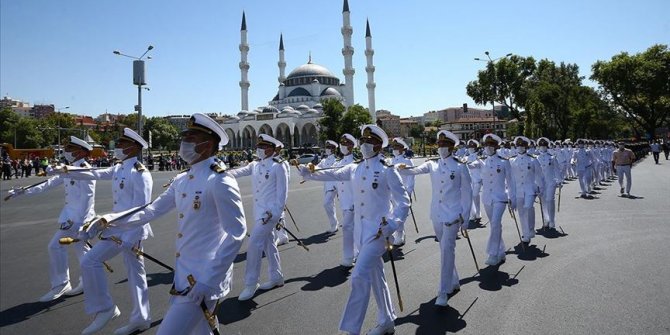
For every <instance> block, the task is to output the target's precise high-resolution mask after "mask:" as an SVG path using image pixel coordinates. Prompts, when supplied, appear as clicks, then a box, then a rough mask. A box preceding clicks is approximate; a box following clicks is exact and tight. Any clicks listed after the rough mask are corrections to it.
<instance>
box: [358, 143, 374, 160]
mask: <svg viewBox="0 0 670 335" xmlns="http://www.w3.org/2000/svg"><path fill="white" fill-rule="evenodd" d="M361 154H363V158H365V159H367V158H370V157H372V156H374V155H375V146H374V145H373V144H371V143H363V144H361Z"/></svg>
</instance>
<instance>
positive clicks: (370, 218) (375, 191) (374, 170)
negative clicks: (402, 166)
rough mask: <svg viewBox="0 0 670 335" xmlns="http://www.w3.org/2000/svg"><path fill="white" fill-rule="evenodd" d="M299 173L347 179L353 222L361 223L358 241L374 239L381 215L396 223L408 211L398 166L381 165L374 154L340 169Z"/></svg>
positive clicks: (341, 179) (402, 219)
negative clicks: (352, 205)
mask: <svg viewBox="0 0 670 335" xmlns="http://www.w3.org/2000/svg"><path fill="white" fill-rule="evenodd" d="M303 175H304V176H305V178H306V179H313V180H321V181H328V180H333V181H338V180H339V181H349V180H350V181H351V183H350V184H351V186H352V189H353V200H354V224H355V225H356V226H358V227H361V230H360V231H361V235H360V243H361V245H363V244H366V243H368V242H369V241H371V240H373V239H375V237H376V235H377V231H378V229H379V226H380V224H381V222H382V217H385V218H386V221H387V222H388V223H389V224H395V225H398V224H400V223H401V222H404V221H405V219H406V218H407V214H408V213H409V205H410V203H409V195H408V193H407V191H406V190H405V187H404V186H403V185H402V180H401V179H400V174H398V170H397V169H395V167H393V166H387V165H385V164H384V162H383V160H381V159H380V158H379V157H378V156H375V157H372V158H369V159H366V160H363V161H362V162H360V163H356V164H348V165H346V166H344V167H342V168H340V169H333V170H325V171H317V172H314V173H311V174H310V173H306V174H304V173H303ZM391 201H393V206H391Z"/></svg>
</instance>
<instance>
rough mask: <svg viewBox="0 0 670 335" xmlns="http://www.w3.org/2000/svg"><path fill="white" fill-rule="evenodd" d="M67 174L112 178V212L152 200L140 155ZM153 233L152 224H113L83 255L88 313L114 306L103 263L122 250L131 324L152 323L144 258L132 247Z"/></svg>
mask: <svg viewBox="0 0 670 335" xmlns="http://www.w3.org/2000/svg"><path fill="white" fill-rule="evenodd" d="M66 175H67V176H69V177H71V178H72V179H77V180H112V200H113V202H114V205H113V207H112V212H121V211H125V210H128V209H131V208H134V207H138V206H142V205H145V204H147V203H149V202H150V201H151V190H152V188H153V179H152V178H151V173H149V171H148V170H146V168H145V167H144V166H143V165H142V164H141V163H140V162H139V161H138V160H137V157H131V158H128V159H126V160H124V161H123V162H121V163H118V164H116V165H114V166H111V167H109V168H106V169H97V170H90V171H76V170H74V169H72V170H70V171H68V173H67V174H66ZM150 235H153V234H152V232H151V226H150V225H149V223H147V224H144V225H142V226H139V227H137V228H133V229H130V230H128V229H118V228H114V227H110V228H109V229H107V230H106V231H105V232H104V233H103V234H102V235H101V237H102V240H101V241H100V242H98V243H96V244H95V246H94V247H93V249H91V250H90V251H89V252H88V253H87V254H86V255H85V256H84V258H83V260H82V263H81V267H82V277H83V279H84V292H85V294H84V309H85V311H86V313H87V314H96V313H98V312H102V311H106V310H109V309H110V308H112V307H114V302H113V301H112V297H111V295H110V294H109V287H108V283H107V275H106V274H105V271H104V268H103V264H102V263H103V262H105V261H107V260H109V259H111V258H113V257H114V256H116V255H118V254H119V253H123V262H124V264H125V266H126V274H127V276H128V288H129V289H130V296H131V301H132V303H133V311H132V312H131V315H130V323H131V324H135V325H146V324H149V323H151V317H150V315H149V312H150V311H149V291H148V287H147V277H146V270H145V268H144V258H142V257H137V255H136V254H135V253H134V252H133V250H132V247H135V248H138V249H140V250H142V244H141V242H142V241H143V240H146V239H147V238H148V237H149V236H150ZM110 236H114V237H116V238H118V239H120V240H121V241H123V245H122V246H121V245H118V244H117V243H116V242H114V241H112V240H110V239H109V237H110Z"/></svg>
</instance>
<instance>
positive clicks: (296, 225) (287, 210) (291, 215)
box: [284, 205, 300, 231]
mask: <svg viewBox="0 0 670 335" xmlns="http://www.w3.org/2000/svg"><path fill="white" fill-rule="evenodd" d="M284 209H285V210H286V213H288V216H290V217H291V221H293V225H294V226H295V229H296V230H297V231H300V228H298V224H297V223H295V219H294V218H293V214H291V211H290V210H289V209H288V206H286V205H284Z"/></svg>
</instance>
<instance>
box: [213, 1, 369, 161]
mask: <svg viewBox="0 0 670 335" xmlns="http://www.w3.org/2000/svg"><path fill="white" fill-rule="evenodd" d="M341 32H342V39H343V44H344V46H343V48H342V56H343V57H344V69H343V71H342V73H343V74H344V83H342V82H341V81H340V78H338V77H337V76H335V75H334V74H333V73H332V72H331V71H330V70H328V69H327V68H326V67H324V66H321V65H318V64H315V63H313V62H312V59H311V56H310V58H309V61H308V62H307V64H303V65H300V66H298V67H296V68H295V69H293V71H291V72H290V73H289V74H288V76H286V75H285V70H286V61H285V60H284V37H283V35H280V37H279V61H278V62H277V65H278V66H279V77H278V78H277V80H278V81H279V88H278V90H277V94H276V95H275V96H274V98H272V100H270V101H269V102H268V105H267V106H262V107H258V108H256V109H254V110H250V109H249V95H248V93H249V87H250V86H251V83H250V82H249V80H248V73H249V68H250V64H249V62H248V61H247V55H248V53H249V43H248V42H247V23H246V15H245V13H244V12H243V13H242V26H241V28H240V63H239V66H240V73H241V79H240V91H241V111H240V112H239V113H237V115H236V116H233V117H231V118H229V119H227V120H225V121H224V122H223V123H222V126H223V128H224V129H225V131H226V133H227V134H228V137H229V138H230V143H229V147H230V148H233V149H246V148H250V147H253V146H255V145H256V138H257V137H258V135H259V134H269V135H271V136H273V137H275V138H277V139H278V140H280V141H281V142H282V143H284V145H285V146H286V147H288V148H290V147H302V146H305V145H308V146H311V145H318V143H319V141H318V131H319V130H318V129H319V124H318V120H319V119H320V118H321V117H322V113H323V109H322V108H323V106H322V105H321V101H322V100H325V99H336V100H338V101H340V102H342V104H344V106H346V107H347V108H348V107H349V106H351V105H353V104H354V101H355V100H354V73H355V70H354V68H353V66H352V57H353V55H354V48H353V47H352V45H351V37H352V35H353V28H352V27H351V24H350V12H349V2H348V1H347V0H344V4H343V8H342V28H341ZM365 41H366V48H365V56H366V59H367V66H366V67H365V71H366V73H367V84H366V87H367V90H368V109H369V110H370V112H371V115H372V119H373V120H374V119H375V113H374V111H375V86H376V84H375V82H374V71H375V67H374V65H373V62H372V57H373V55H374V50H373V49H372V35H371V34H370V23H369V22H366V29H365Z"/></svg>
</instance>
